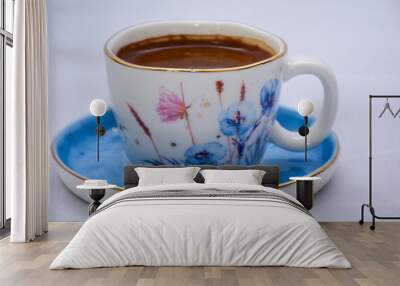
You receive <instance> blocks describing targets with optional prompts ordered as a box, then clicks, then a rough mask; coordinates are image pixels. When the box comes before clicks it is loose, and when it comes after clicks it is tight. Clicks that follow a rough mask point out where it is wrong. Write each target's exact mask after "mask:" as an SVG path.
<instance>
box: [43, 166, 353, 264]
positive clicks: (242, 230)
mask: <svg viewBox="0 0 400 286" xmlns="http://www.w3.org/2000/svg"><path fill="white" fill-rule="evenodd" d="M136 167H137V166H127V167H126V168H125V169H124V184H125V188H126V189H125V190H124V191H122V192H120V193H118V194H116V195H114V196H112V197H110V198H108V199H107V200H106V201H104V202H103V203H102V205H101V206H100V207H99V208H98V210H97V211H96V212H95V213H94V214H93V215H91V216H90V217H89V219H88V220H87V221H86V222H85V223H84V224H83V225H82V227H81V229H80V230H79V231H78V233H77V234H76V235H75V237H74V238H73V239H72V240H71V242H70V243H69V244H68V245H67V246H66V247H65V249H64V250H63V251H62V252H61V253H60V254H59V255H58V256H57V257H56V259H55V260H54V261H53V262H52V264H51V265H50V269H66V268H92V267H117V266H130V265H144V266H292V267H313V268H314V267H330V268H350V267H351V266H350V263H349V262H348V260H347V259H346V258H345V256H344V255H343V253H342V252H341V251H340V250H339V249H338V248H337V247H336V245H335V244H334V243H333V242H332V241H331V239H330V238H329V237H328V236H327V234H326V233H325V232H324V230H323V229H322V228H321V226H320V225H319V224H318V222H317V221H316V220H315V219H314V218H313V217H312V215H311V214H310V213H309V212H308V210H307V209H305V208H304V207H303V206H302V205H301V204H300V203H299V202H298V201H296V200H295V199H294V198H293V197H292V196H290V195H288V194H285V193H283V192H281V191H279V189H278V182H279V168H278V167H276V166H247V167H243V166H218V167H217V166H201V168H202V169H207V168H209V169H224V170H226V169H229V170H232V169H233V170H241V169H259V170H264V171H265V172H266V173H265V175H264V176H263V177H262V182H261V185H245V184H216V183H214V184H204V183H203V182H204V179H203V177H202V175H201V174H198V175H197V176H196V177H195V181H196V183H186V184H168V185H163V184H160V185H152V186H138V182H139V177H138V174H137V173H136V171H135V168H136ZM170 167H171V166H170Z"/></svg>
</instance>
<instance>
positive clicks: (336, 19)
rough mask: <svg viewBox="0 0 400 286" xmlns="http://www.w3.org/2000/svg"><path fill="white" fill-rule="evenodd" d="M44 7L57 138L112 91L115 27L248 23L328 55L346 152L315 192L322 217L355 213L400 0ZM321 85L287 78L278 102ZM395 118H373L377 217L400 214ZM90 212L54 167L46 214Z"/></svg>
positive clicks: (398, 58)
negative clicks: (371, 104)
mask: <svg viewBox="0 0 400 286" xmlns="http://www.w3.org/2000/svg"><path fill="white" fill-rule="evenodd" d="M47 8H48V28H49V52H50V58H49V63H50V67H49V70H50V75H49V82H50V86H49V96H50V102H49V103H50V118H51V121H50V130H49V132H50V136H51V137H52V136H54V135H55V134H56V133H57V132H58V131H59V130H60V129H61V128H62V127H64V126H65V125H66V124H67V123H68V122H71V121H73V120H75V119H77V118H79V117H81V116H82V115H85V114H87V113H88V105H89V102H90V100H91V99H93V98H94V97H101V98H105V99H107V98H108V87H107V81H106V77H105V69H104V59H103V54H102V47H103V44H104V42H105V40H106V39H107V38H108V37H109V36H110V35H111V34H113V33H114V32H115V31H118V30H119V29H122V28H124V27H126V26H129V25H133V24H136V23H142V22H147V21H154V20H168V19H209V20H213V19H215V20H228V21H237V22H243V23H247V24H250V25H254V26H258V27H260V28H263V29H266V30H269V31H271V32H274V33H276V34H278V35H280V36H281V37H283V38H284V39H285V40H286V41H287V43H288V45H289V54H290V55H312V56H316V57H319V58H321V59H322V60H324V61H325V62H327V63H329V64H330V65H331V66H332V68H333V69H334V71H335V73H336V76H337V79H338V83H339V88H340V104H339V114H338V117H337V121H336V125H335V127H334V130H335V131H336V132H337V134H338V136H339V140H340V144H341V155H340V159H339V166H338V170H337V173H336V175H335V177H334V178H333V179H332V180H331V182H330V183H329V184H328V185H327V186H326V188H325V189H324V190H323V191H322V192H321V193H320V194H319V195H318V196H317V198H316V203H315V208H314V209H313V213H314V215H315V216H316V217H317V218H318V219H319V220H323V221H329V220H340V221H341V220H358V219H359V218H358V217H359V207H360V204H361V202H362V201H363V200H366V199H367V191H368V190H367V187H368V165H367V164H368V94H370V93H381V94H396V93H397V94H400V17H399V13H400V1H396V0H392V1H374V0H357V1H345V0H342V1H317V0H303V1H289V0H285V1H262V0H259V1H256V0H247V1H238V0H234V1H218V0H202V1H190V0H185V1H178V0H173V1H172V0H170V1H160V0H159V1H154V0H146V1H132V0H119V1H112V0H85V1H79V0H69V1H62V0H48V7H47ZM321 92H322V91H321V87H320V84H319V83H318V81H317V80H315V79H313V78H310V77H308V76H302V77H299V78H296V79H294V80H292V81H291V82H290V83H288V84H286V85H285V87H284V90H283V94H282V104H284V105H288V106H293V107H295V105H296V103H297V102H298V101H299V99H301V98H303V97H307V98H312V99H313V100H314V101H315V102H316V103H317V107H318V102H319V100H320V95H321ZM382 105H383V103H382ZM394 105H395V104H394ZM396 106H398V107H400V100H399V102H398V103H397V105H396ZM379 107H380V106H379ZM377 112H378V111H377ZM399 125H400V119H396V120H381V121H379V122H378V123H377V125H376V127H378V128H379V132H380V133H379V134H378V133H377V134H376V135H377V138H378V139H377V145H376V151H377V153H379V156H377V157H376V162H377V163H376V164H377V165H376V168H375V169H376V181H375V182H376V183H375V186H376V189H375V191H376V194H377V195H376V196H375V197H376V200H377V202H376V205H377V207H378V211H379V212H380V214H381V215H389V214H392V215H394V214H395V212H396V211H397V213H398V214H399V213H400V186H399V184H398V182H397V180H396V179H397V178H396V177H397V176H399V175H398V174H399V173H400V155H399V151H398V150H399V149H398V148H397V146H399V143H400V132H398V130H400V128H399ZM378 128H377V129H378ZM384 136H385V137H384ZM378 201H379V202H378ZM85 217H86V204H85V203H83V202H81V201H79V200H78V199H76V198H75V197H74V196H73V195H72V194H70V193H69V192H68V191H66V190H65V188H64V187H63V185H62V184H61V183H60V181H59V179H58V178H57V176H56V175H55V172H54V170H52V171H51V193H50V219H51V220H80V219H82V218H85Z"/></svg>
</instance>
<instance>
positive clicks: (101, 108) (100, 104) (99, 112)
mask: <svg viewBox="0 0 400 286" xmlns="http://www.w3.org/2000/svg"><path fill="white" fill-rule="evenodd" d="M106 111H107V104H106V102H105V101H104V100H102V99H99V98H97V99H94V100H92V102H91V103H90V113H91V114H92V115H93V116H103V115H104V113H106Z"/></svg>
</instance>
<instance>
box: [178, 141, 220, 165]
mask: <svg viewBox="0 0 400 286" xmlns="http://www.w3.org/2000/svg"><path fill="white" fill-rule="evenodd" d="M225 156H226V148H225V146H224V145H222V144H221V143H218V142H209V143H205V144H197V145H193V146H192V147H190V148H189V149H187V150H186V152H185V163H186V164H189V165H207V164H209V165H217V164H218V163H220V161H221V160H222V159H224V158H225Z"/></svg>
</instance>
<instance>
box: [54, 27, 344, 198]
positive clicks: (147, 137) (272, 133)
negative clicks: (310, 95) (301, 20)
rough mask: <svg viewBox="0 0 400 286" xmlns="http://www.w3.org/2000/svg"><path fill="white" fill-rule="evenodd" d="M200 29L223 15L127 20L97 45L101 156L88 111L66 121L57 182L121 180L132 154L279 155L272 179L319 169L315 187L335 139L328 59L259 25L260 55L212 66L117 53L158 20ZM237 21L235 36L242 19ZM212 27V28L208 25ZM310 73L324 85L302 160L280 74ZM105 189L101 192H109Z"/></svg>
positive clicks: (204, 159) (195, 158) (151, 161)
mask: <svg viewBox="0 0 400 286" xmlns="http://www.w3.org/2000/svg"><path fill="white" fill-rule="evenodd" d="M194 24H196V29H199V30H197V31H200V33H207V34H210V33H211V34H212V33H213V31H218V33H224V31H225V30H226V33H228V32H229V29H228V28H229V27H228V25H226V24H225V23H223V22H221V23H219V22H199V23H194V22H180V23H175V22H163V23H153V24H147V25H139V26H134V27H131V28H129V29H125V30H123V31H121V32H119V33H117V34H115V35H114V36H112V37H111V38H110V39H109V40H108V42H107V43H106V45H105V54H106V56H105V58H106V71H107V75H108V85H109V90H110V98H111V100H110V102H109V105H110V106H111V108H110V109H109V111H108V112H107V113H106V114H105V115H104V116H103V117H102V118H101V122H102V125H103V126H104V127H105V129H106V133H105V135H104V136H102V137H101V139H100V140H101V142H100V153H101V160H100V162H97V161H96V159H95V158H96V138H95V136H96V134H95V129H96V122H95V118H94V117H93V116H90V115H87V116H86V117H84V118H82V119H79V120H77V121H76V122H73V123H71V124H68V125H67V126H65V127H64V128H63V129H62V130H61V131H60V132H59V133H58V134H57V135H56V136H55V137H54V139H53V144H52V154H53V158H54V161H55V163H56V168H57V172H58V174H59V176H60V178H61V180H62V181H63V182H64V183H65V185H66V186H67V187H68V188H69V189H70V190H71V191H72V192H74V193H75V194H76V195H78V196H79V197H81V198H82V199H85V200H87V196H86V194H83V193H81V192H77V191H76V188H75V187H76V185H78V184H79V183H80V182H81V180H83V179H85V178H93V179H94V178H98V179H107V180H108V181H109V183H112V184H117V185H122V168H123V166H124V165H127V164H129V163H130V162H131V163H135V164H147V165H164V164H165V165H185V164H212V165H215V164H240V165H252V164H274V165H275V164H277V165H279V166H280V168H281V177H280V182H281V185H282V187H283V188H286V189H287V190H288V191H289V192H290V190H289V189H290V188H292V189H293V184H291V182H290V181H289V177H291V176H303V175H315V174H318V176H320V177H322V179H323V180H322V183H321V184H319V185H317V190H319V189H320V188H321V187H322V186H323V185H324V184H325V183H326V182H328V181H329V179H330V177H331V175H332V174H333V171H334V168H335V162H336V159H337V155H338V140H337V138H336V136H335V134H334V133H333V132H332V131H331V126H332V124H333V122H334V120H335V114H336V108H337V88H336V81H335V78H334V76H333V73H332V72H331V71H330V69H329V68H328V67H327V66H325V65H323V64H321V63H320V62H318V61H316V60H311V59H307V58H298V59H291V58H288V56H287V54H286V44H285V43H284V42H283V40H281V39H280V38H278V37H276V36H274V35H273V34H269V33H267V32H263V31H257V33H259V34H257V35H258V37H260V39H265V41H266V42H270V43H271V46H273V47H274V50H275V53H276V54H275V55H274V56H273V57H272V58H271V59H270V60H268V61H265V62H262V63H258V64H256V65H254V66H249V67H246V68H245V69H243V68H237V69H226V70H224V69H222V70H218V71H215V72H203V71H195V72H188V71H182V70H181V71H180V70H179V69H177V70H176V71H171V69H165V70H163V69H149V68H143V67H138V66H135V65H132V64H129V63H127V62H124V61H123V60H121V59H120V58H118V56H117V51H118V50H119V49H121V48H122V46H121V43H127V42H128V43H129V37H134V36H135V35H136V34H135V33H136V30H137V31H138V33H140V35H141V37H144V38H146V33H147V31H153V30H154V26H155V25H157V28H158V29H157V30H158V31H159V33H160V35H164V34H168V33H170V31H176V29H179V28H180V27H183V26H185V29H186V31H187V29H188V27H189V28H190V27H193V29H194V27H195V25H194ZM235 25H237V27H236V28H237V29H236V33H238V36H246V35H247V34H250V32H249V31H250V28H249V27H247V26H245V25H241V24H235ZM215 33H216V32H215ZM302 73H312V74H314V75H317V77H319V78H320V79H321V81H322V83H323V86H324V91H325V93H324V104H323V106H322V112H320V116H319V117H320V118H313V117H311V118H310V122H311V125H312V127H311V129H310V135H309V137H310V147H311V149H310V150H309V153H308V158H309V159H308V162H304V153H303V148H304V139H303V138H302V137H301V136H300V135H299V134H298V133H297V130H298V128H299V127H300V126H301V125H302V124H303V117H302V116H300V115H299V114H298V113H297V111H296V110H293V109H290V108H287V107H284V106H279V105H278V102H279V96H280V90H281V86H282V84H283V82H284V80H288V79H290V78H291V77H293V76H295V75H297V74H302ZM108 195H109V194H108Z"/></svg>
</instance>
